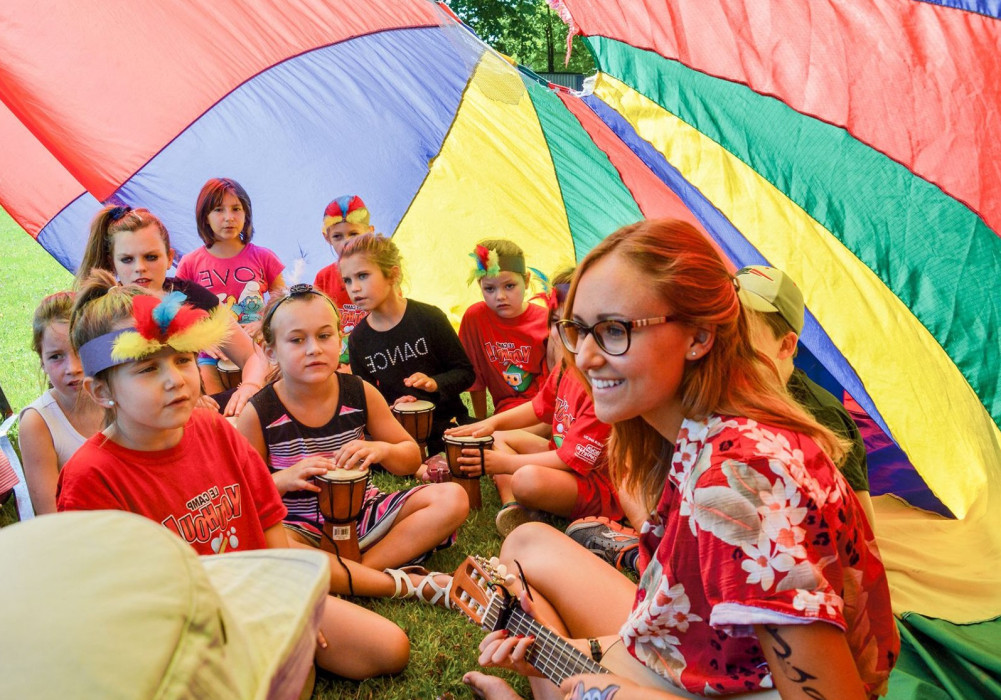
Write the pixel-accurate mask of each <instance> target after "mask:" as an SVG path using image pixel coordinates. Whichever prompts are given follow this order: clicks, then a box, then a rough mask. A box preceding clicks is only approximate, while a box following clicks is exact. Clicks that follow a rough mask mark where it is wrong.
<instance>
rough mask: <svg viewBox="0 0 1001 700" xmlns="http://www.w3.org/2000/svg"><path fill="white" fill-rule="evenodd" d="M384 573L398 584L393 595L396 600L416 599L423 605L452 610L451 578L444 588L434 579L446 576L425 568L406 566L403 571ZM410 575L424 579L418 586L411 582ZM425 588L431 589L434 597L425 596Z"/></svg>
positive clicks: (394, 570)
mask: <svg viewBox="0 0 1001 700" xmlns="http://www.w3.org/2000/svg"><path fill="white" fill-rule="evenodd" d="M383 571H384V572H385V573H387V574H389V575H390V576H392V577H393V581H394V582H395V583H396V591H395V592H394V593H393V597H394V598H400V599H403V600H407V599H409V598H416V599H417V600H419V601H421V602H422V603H429V604H431V605H439V606H441V607H444V608H445V609H446V610H451V609H452V599H451V598H450V597H449V593H451V592H452V577H451V576H449V578H448V584H447V585H446V586H444V587H442V586H439V585H438V582H437V581H435V580H434V578H435V576H445V574H443V573H441V572H440V571H428V570H427V569H425V568H424V567H423V566H404V567H403V568H401V569H383ZM410 574H417V575H419V576H421V577H422V578H421V580H420V581H418V582H417V585H416V586H415V585H414V582H413V581H411V580H410ZM425 586H429V587H430V588H431V593H432V594H433V595H432V596H431V597H430V598H427V597H425V595H424V587H425ZM439 601H441V602H439Z"/></svg>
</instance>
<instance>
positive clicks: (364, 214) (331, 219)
mask: <svg viewBox="0 0 1001 700" xmlns="http://www.w3.org/2000/svg"><path fill="white" fill-rule="evenodd" d="M342 221H347V222H348V223H351V224H361V225H362V226H368V225H369V214H368V208H367V207H366V206H365V202H363V201H362V199H361V197H359V196H358V195H356V194H354V195H352V194H347V195H344V196H343V197H338V198H337V199H335V200H333V201H332V202H330V204H328V205H327V208H326V209H324V210H323V230H324V231H326V230H327V229H328V228H330V227H331V226H333V225H334V224H339V223H341V222H342Z"/></svg>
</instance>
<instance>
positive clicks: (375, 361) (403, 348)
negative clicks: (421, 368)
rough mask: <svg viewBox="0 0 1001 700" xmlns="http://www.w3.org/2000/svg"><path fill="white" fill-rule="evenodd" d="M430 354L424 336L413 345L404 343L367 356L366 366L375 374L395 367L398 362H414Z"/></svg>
mask: <svg viewBox="0 0 1001 700" xmlns="http://www.w3.org/2000/svg"><path fill="white" fill-rule="evenodd" d="M427 354H428V341H427V338H424V337H423V336H422V337H420V338H418V339H417V340H415V341H414V343H413V345H411V344H410V343H404V344H403V345H397V346H396V347H395V348H392V349H389V350H380V351H379V352H377V353H373V354H371V355H366V356H365V360H364V361H365V366H366V367H368V371H369V372H372V373H373V374H375V373H376V372H378V371H379V370H385V369H389V368H390V367H395V366H396V364H397V363H398V362H405V361H407V360H413V359H416V358H418V357H424V356H425V355H427Z"/></svg>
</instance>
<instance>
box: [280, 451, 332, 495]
mask: <svg viewBox="0 0 1001 700" xmlns="http://www.w3.org/2000/svg"><path fill="white" fill-rule="evenodd" d="M336 466H337V465H336V464H335V463H334V460H332V459H327V458H326V457H319V456H313V457H306V459H303V460H299V461H298V462H296V463H295V464H293V465H292V466H291V467H288V468H286V469H279V470H278V471H276V472H275V473H274V474H273V475H272V478H273V479H274V480H275V486H276V487H278V493H280V494H281V495H282V496H284V495H285V494H286V493H289V492H290V491H313V492H314V493H319V492H320V487H319V486H317V485H316V484H314V483H313V477H314V476H319V475H320V474H326V473H327V472H328V471H330V470H331V469H335V468H336Z"/></svg>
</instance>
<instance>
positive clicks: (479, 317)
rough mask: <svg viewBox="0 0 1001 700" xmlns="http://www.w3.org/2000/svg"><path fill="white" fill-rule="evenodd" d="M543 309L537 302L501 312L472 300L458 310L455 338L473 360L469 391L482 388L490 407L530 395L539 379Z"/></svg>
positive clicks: (543, 346)
mask: <svg viewBox="0 0 1001 700" xmlns="http://www.w3.org/2000/svg"><path fill="white" fill-rule="evenodd" d="M548 322H549V313H548V312H547V311H546V309H544V308H542V307H541V306H539V305H537V304H529V305H528V308H527V309H526V310H525V311H524V312H523V313H522V314H521V315H520V316H518V317H516V318H501V317H500V316H498V315H497V314H495V313H494V312H493V311H491V310H490V307H488V306H487V305H486V303H485V302H482V301H478V302H476V303H475V304H473V305H472V306H470V307H469V308H468V309H466V313H465V314H464V315H463V316H462V323H461V324H460V325H459V340H460V341H461V342H462V347H463V348H465V350H466V354H467V355H468V356H469V359H470V361H471V362H472V363H473V370H474V371H475V372H476V381H475V382H474V383H473V385H472V386H471V387H469V390H470V391H479V390H482V389H486V390H487V391H489V392H490V397H491V398H492V399H493V402H494V410H495V412H496V413H500V412H501V411H506V410H508V409H510V408H514V407H515V406H518V405H520V404H523V403H525V402H526V401H529V400H531V399H532V397H533V396H535V395H536V394H537V393H538V392H539V388H540V387H541V386H542V382H543V380H544V379H545V368H546V338H547V337H548V336H549V325H548Z"/></svg>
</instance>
